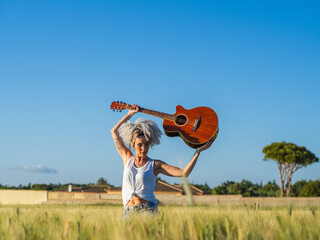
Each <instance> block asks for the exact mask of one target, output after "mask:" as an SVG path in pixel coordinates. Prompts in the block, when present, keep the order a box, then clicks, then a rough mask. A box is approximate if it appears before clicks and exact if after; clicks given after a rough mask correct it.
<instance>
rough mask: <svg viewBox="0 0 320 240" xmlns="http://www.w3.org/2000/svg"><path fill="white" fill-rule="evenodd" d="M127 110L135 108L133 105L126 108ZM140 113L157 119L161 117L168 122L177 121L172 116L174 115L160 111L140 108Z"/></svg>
mask: <svg viewBox="0 0 320 240" xmlns="http://www.w3.org/2000/svg"><path fill="white" fill-rule="evenodd" d="M126 108H127V109H133V107H132V106H131V105H129V104H128V105H127V106H126ZM140 112H142V113H145V114H149V115H152V116H155V117H159V118H162V119H167V120H171V121H175V120H176V118H177V116H175V115H172V114H168V113H163V112H158V111H154V110H151V109H147V108H140Z"/></svg>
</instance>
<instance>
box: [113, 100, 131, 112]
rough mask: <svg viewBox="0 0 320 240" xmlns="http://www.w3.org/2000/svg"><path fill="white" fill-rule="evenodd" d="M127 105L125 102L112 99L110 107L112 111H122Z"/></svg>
mask: <svg viewBox="0 0 320 240" xmlns="http://www.w3.org/2000/svg"><path fill="white" fill-rule="evenodd" d="M127 106H128V104H126V103H125V102H119V101H113V102H112V103H111V106H110V109H113V111H116V110H117V112H118V111H120V112H121V111H122V110H124V109H126V107H127Z"/></svg>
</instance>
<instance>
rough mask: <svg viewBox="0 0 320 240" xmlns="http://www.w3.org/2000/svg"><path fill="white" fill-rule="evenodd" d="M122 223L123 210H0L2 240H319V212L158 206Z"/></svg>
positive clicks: (58, 207) (313, 209) (65, 207)
mask: <svg viewBox="0 0 320 240" xmlns="http://www.w3.org/2000/svg"><path fill="white" fill-rule="evenodd" d="M159 210H160V214H159V215H157V216H156V217H154V218H152V219H150V218H144V217H141V216H134V217H133V218H132V219H130V220H129V221H127V222H126V223H123V222H122V206H117V205H78V206H75V205H39V206H4V205H2V206H0V239H6V240H7V239H59V240H60V239H119V240H120V239H121V240H122V239H172V240H177V239H320V208H319V207H312V206H309V207H303V208H302V207H300V208H298V207H292V206H291V205H289V206H286V207H273V208H267V207H264V208H261V207H259V206H258V205H256V206H254V207H246V206H243V207H208V206H160V207H159Z"/></svg>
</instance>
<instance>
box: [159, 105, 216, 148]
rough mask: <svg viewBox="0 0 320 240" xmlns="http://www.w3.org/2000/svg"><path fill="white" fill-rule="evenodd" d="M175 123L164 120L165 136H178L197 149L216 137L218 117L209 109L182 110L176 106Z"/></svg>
mask: <svg viewBox="0 0 320 240" xmlns="http://www.w3.org/2000/svg"><path fill="white" fill-rule="evenodd" d="M174 115H175V116H177V119H176V121H171V120H166V119H165V120H164V121H163V129H164V132H165V134H166V135H167V136H169V137H175V136H179V137H181V138H182V139H183V141H184V142H185V143H186V144H187V145H188V146H189V147H192V148H198V147H200V146H202V145H204V144H206V143H207V142H208V141H209V140H211V139H213V140H215V138H216V137H217V135H218V132H219V127H218V116H217V114H216V113H215V111H213V110H212V109H211V108H208V107H196V108H192V109H189V110H187V109H184V108H183V107H182V106H180V105H178V106H176V113H175V114H174Z"/></svg>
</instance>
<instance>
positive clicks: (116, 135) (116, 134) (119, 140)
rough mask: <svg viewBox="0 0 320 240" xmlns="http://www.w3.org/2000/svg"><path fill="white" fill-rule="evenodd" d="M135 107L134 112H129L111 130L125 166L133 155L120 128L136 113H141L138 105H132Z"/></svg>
mask: <svg viewBox="0 0 320 240" xmlns="http://www.w3.org/2000/svg"><path fill="white" fill-rule="evenodd" d="M132 106H133V107H134V109H133V110H129V112H128V113H127V114H126V115H125V116H124V117H123V118H121V119H120V121H119V122H118V123H117V124H116V125H115V126H114V127H113V128H112V129H111V134H112V138H113V141H114V145H115V146H116V149H117V151H118V153H119V155H120V156H121V158H122V160H123V165H124V166H125V165H126V164H127V161H128V159H129V158H130V157H131V156H132V155H133V154H132V152H131V151H130V149H129V148H127V147H126V145H125V144H124V142H123V140H122V138H121V136H120V134H119V127H120V126H121V125H122V124H123V123H125V122H127V121H128V120H129V119H130V118H131V117H132V116H133V115H134V114H135V113H137V112H139V106H138V105H132Z"/></svg>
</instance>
